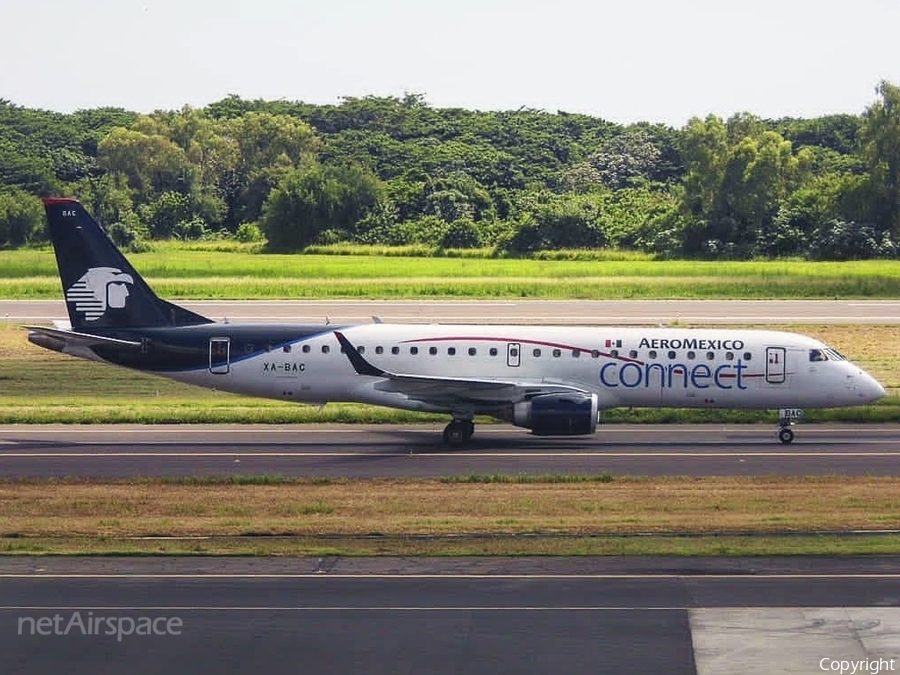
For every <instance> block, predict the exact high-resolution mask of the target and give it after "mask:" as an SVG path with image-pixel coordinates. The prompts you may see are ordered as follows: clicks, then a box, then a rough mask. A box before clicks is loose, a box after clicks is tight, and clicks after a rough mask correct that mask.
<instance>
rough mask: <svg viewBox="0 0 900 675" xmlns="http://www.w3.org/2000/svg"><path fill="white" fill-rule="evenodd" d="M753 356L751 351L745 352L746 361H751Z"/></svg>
mask: <svg viewBox="0 0 900 675" xmlns="http://www.w3.org/2000/svg"><path fill="white" fill-rule="evenodd" d="M752 358H753V354H751V353H750V352H744V361H749V360H750V359H752Z"/></svg>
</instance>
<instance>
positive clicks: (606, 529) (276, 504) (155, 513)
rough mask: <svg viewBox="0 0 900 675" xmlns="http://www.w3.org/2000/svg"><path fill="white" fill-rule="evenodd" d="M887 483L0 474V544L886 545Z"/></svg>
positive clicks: (0, 547)
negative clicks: (79, 477) (92, 478)
mask: <svg viewBox="0 0 900 675" xmlns="http://www.w3.org/2000/svg"><path fill="white" fill-rule="evenodd" d="M898 495H900V478H869V477H859V478H847V477H816V478H658V479H646V478H611V477H609V476H579V477H567V476H546V477H541V478H534V477H531V478H528V479H527V480H526V479H518V478H516V477H508V478H507V480H498V477H467V478H463V479H458V480H454V479H430V480H429V479H370V480H355V479H344V480H334V479H324V478H319V479H316V478H311V479H286V478H278V477H253V478H247V479H189V478H188V479H152V480H120V481H102V480H97V481H86V480H5V481H0V505H2V509H0V552H5V553H66V552H73V551H84V550H88V551H90V552H94V553H100V552H103V553H137V552H145V553H153V552H165V553H175V552H188V553H201V554H202V553H207V554H210V553H213V554H215V553H223V552H228V553H231V554H263V553H269V554H271V553H277V554H293V555H300V554H305V555H310V554H320V555H321V554H325V553H331V554H345V555H357V554H373V553H376V554H388V553H390V554H396V555H402V554H424V553H438V554H442V555H480V554H497V555H500V554H507V555H509V554H512V555H519V554H541V555H560V554H569V555H571V554H589V553H590V554H595V553H633V554H640V553H661V552H662V553H670V554H676V553H677V554H701V553H702V554H710V553H717V554H725V553H729V554H737V553H743V554H754V553H756V554H761V553H765V554H768V555H772V554H784V553H798V552H810V551H815V552H820V553H829V552H850V551H854V552H863V551H866V552H873V551H874V550H877V551H879V552H897V550H898V543H900V538H898V537H896V536H888V537H878V536H875V535H870V536H860V535H851V534H850V532H851V531H853V530H883V529H887V528H895V527H896V525H897V522H898V521H900V497H898ZM841 533H844V534H843V535H842V534H841ZM795 534H796V535H798V536H793V535H795ZM654 535H656V536H654ZM163 536H164V537H175V538H180V539H176V540H175V541H159V540H158V539H156V538H158V537H163Z"/></svg>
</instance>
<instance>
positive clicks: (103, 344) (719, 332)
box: [25, 198, 885, 447]
mask: <svg viewBox="0 0 900 675" xmlns="http://www.w3.org/2000/svg"><path fill="white" fill-rule="evenodd" d="M43 201H44V205H45V210H46V213H47V220H48V223H49V229H50V237H51V240H52V243H53V248H54V251H55V254H56V260H57V264H58V267H59V274H60V278H61V281H62V288H63V293H64V295H65V301H66V305H67V309H68V314H69V321H68V322H65V321H59V322H55V325H54V327H52V328H51V327H47V326H25V328H27V329H28V330H29V333H28V340H29V341H30V342H32V343H33V344H35V345H38V346H41V347H44V348H47V349H50V350H53V351H56V352H62V353H64V354H70V355H72V356H76V357H81V358H85V359H89V360H92V361H100V362H103V363H108V364H114V365H118V366H124V367H125V368H132V369H135V370H139V371H142V372H145V373H152V374H155V375H160V376H163V377H168V378H171V379H173V380H177V381H179V382H186V383H189V384H193V385H198V386H201V387H209V388H214V389H217V390H222V391H229V392H235V393H238V394H246V395H251V396H257V397H265V398H271V399H278V400H283V401H296V402H301V403H312V404H317V405H323V404H325V403H326V402H329V401H348V402H358V403H368V404H375V405H379V406H387V407H394V408H401V409H405V410H414V411H423V412H432V413H434V412H437V413H446V414H448V415H450V417H451V421H450V422H449V424H448V425H447V427H446V428H445V429H444V432H443V440H444V442H445V443H447V444H448V445H449V446H452V447H459V446H463V445H465V444H466V443H467V442H468V441H469V439H470V438H471V437H472V435H473V433H474V431H475V425H474V422H473V420H474V418H475V416H476V415H487V416H491V417H494V418H497V419H501V420H506V421H508V422H511V423H512V424H513V425H515V426H518V427H523V428H526V429H530V430H531V432H532V434H534V435H539V436H579V435H587V434H593V433H595V432H596V430H597V425H598V422H599V420H600V415H601V412H602V411H603V410H606V409H609V408H615V407H671V408H678V407H681V408H700V409H714V408H740V409H764V410H769V409H776V408H777V409H779V418H778V432H777V435H778V439H779V440H780V441H781V442H782V443H785V444H787V443H791V442H792V441H793V440H794V432H793V430H792V429H791V426H792V425H793V424H794V422H795V421H797V420H798V419H799V418H800V417H801V416H802V414H803V409H805V408H819V407H828V408H831V407H840V406H857V405H864V404H868V403H872V402H874V401H877V400H878V399H880V398H882V397H883V396H884V395H885V391H884V388H883V387H882V386H881V384H879V383H878V381H876V380H875V378H873V377H872V376H871V375H869V374H868V373H867V372H865V371H864V370H863V369H862V368H860V367H858V366H856V365H854V364H853V363H852V362H851V361H849V360H848V359H847V358H846V357H845V356H843V355H842V354H840V353H839V352H838V351H837V350H835V349H832V348H831V347H829V346H828V345H826V344H824V343H822V342H820V341H819V340H816V339H813V338H811V337H808V336H805V335H800V334H796V333H790V332H781V331H771V330H750V329H699V328H680V327H657V328H640V327H622V326H605V327H602V326H601V327H596V326H592V327H586V326H582V327H573V326H525V325H506V326H501V325H441V324H424V325H423V324H390V323H383V322H380V321H375V322H373V323H372V324H361V325H331V324H328V323H326V324H324V325H300V324H296V325H295V324H260V323H228V322H224V323H223V322H215V321H212V320H211V319H208V318H206V317H204V316H201V315H199V314H197V313H195V312H192V311H190V310H188V309H185V308H183V307H180V306H178V305H175V304H173V303H171V302H168V301H166V300H163V299H160V298H159V297H157V296H156V294H155V293H154V292H153V291H152V290H151V288H150V286H148V285H147V283H146V282H145V281H144V279H143V278H142V277H141V276H140V275H139V274H138V273H137V271H135V269H134V268H133V267H132V266H131V264H130V263H129V262H128V261H127V260H126V258H125V256H124V255H123V254H122V253H121V252H120V251H119V249H117V248H116V246H115V244H114V243H113V242H112V240H111V239H110V238H109V237H108V236H107V234H106V232H105V231H104V230H103V229H102V228H101V226H100V225H99V224H98V223H97V221H96V220H94V218H93V217H91V215H90V214H89V213H88V212H87V211H86V210H85V209H84V208H83V206H82V205H81V204H80V203H79V202H78V201H76V200H75V199H71V198H46V199H44V200H43Z"/></svg>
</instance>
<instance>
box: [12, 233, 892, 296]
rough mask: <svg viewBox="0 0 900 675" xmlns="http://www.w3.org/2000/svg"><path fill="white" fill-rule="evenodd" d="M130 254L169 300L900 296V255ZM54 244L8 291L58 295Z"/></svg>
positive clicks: (18, 260) (30, 261)
mask: <svg viewBox="0 0 900 675" xmlns="http://www.w3.org/2000/svg"><path fill="white" fill-rule="evenodd" d="M129 258H130V260H131V261H132V263H133V264H134V266H135V269H137V270H138V271H139V272H140V273H141V274H142V275H143V276H144V277H145V278H146V279H147V280H148V282H149V283H150V284H151V285H152V286H153V287H154V289H155V290H156V291H157V292H158V293H159V294H160V295H162V296H164V297H170V298H182V299H184V298H193V299H199V298H228V299H237V298H336V297H348V298H360V297H366V298H401V297H408V298H415V297H420V298H425V297H428V298H434V297H493V298H496V297H537V298H541V297H546V298H584V299H589V298H601V299H602V298H712V297H719V298H731V297H734V298H794V297H798V298H835V297H840V298H850V297H857V298H887V297H892V298H896V297H898V296H900V261H884V260H880V261H861V262H846V263H841V262H817V263H812V262H805V261H772V262H712V261H683V260H679V261H665V262H662V261H652V260H643V259H637V260H616V259H612V260H600V261H596V260H531V259H527V260H511V259H492V258H447V257H441V258H423V257H404V256H355V255H347V256H343V255H263V254H253V253H248V252H246V251H243V250H238V251H233V252H224V253H223V252H210V251H208V250H203V249H199V250H198V249H191V248H185V247H175V246H174V245H164V246H161V247H160V250H158V251H154V252H149V253H140V254H133V255H131V256H129ZM59 296H60V287H59V280H58V278H57V273H56V262H55V260H54V257H53V254H52V253H51V252H50V250H49V249H47V250H19V251H0V297H3V298H58V297H59Z"/></svg>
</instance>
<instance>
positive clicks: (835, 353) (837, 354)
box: [825, 347, 847, 361]
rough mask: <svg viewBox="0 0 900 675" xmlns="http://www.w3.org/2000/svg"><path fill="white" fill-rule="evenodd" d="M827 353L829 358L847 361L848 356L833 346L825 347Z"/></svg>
mask: <svg viewBox="0 0 900 675" xmlns="http://www.w3.org/2000/svg"><path fill="white" fill-rule="evenodd" d="M825 353H826V354H828V358H829V359H831V360H832V361H846V360H847V357H846V356H844V355H843V354H841V353H840V352H839V351H837V350H836V349H832V348H831V347H826V348H825Z"/></svg>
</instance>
